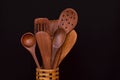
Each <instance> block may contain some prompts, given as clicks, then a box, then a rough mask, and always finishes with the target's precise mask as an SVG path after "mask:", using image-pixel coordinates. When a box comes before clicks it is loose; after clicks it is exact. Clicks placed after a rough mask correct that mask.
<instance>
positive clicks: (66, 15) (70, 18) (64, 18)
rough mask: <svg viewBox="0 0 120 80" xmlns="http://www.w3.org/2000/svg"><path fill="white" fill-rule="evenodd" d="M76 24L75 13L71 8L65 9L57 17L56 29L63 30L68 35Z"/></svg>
mask: <svg viewBox="0 0 120 80" xmlns="http://www.w3.org/2000/svg"><path fill="white" fill-rule="evenodd" d="M77 22H78V15H77V12H76V11H75V10H74V9H72V8H67V9H65V10H63V11H62V13H61V14H60V16H59V21H58V27H59V28H63V29H64V30H65V32H66V33H69V32H70V31H71V30H72V29H73V28H74V27H75V26H76V25H77Z"/></svg>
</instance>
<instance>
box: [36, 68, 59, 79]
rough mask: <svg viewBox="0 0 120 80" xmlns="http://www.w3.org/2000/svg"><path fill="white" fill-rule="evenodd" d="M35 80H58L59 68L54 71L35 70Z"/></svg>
mask: <svg viewBox="0 0 120 80" xmlns="http://www.w3.org/2000/svg"><path fill="white" fill-rule="evenodd" d="M36 80H59V68H56V69H40V68H36Z"/></svg>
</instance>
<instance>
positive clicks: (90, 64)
mask: <svg viewBox="0 0 120 80" xmlns="http://www.w3.org/2000/svg"><path fill="white" fill-rule="evenodd" d="M0 7H1V10H0V30H1V31H0V40H1V41H0V47H1V49H0V51H1V52H0V57H1V58H0V59H1V60H0V61H2V62H1V63H0V64H1V65H0V67H1V68H0V69H1V71H0V72H1V75H0V76H1V77H2V78H3V79H2V78H1V79H0V80H35V67H36V66H35V63H34V61H33V58H32V56H31V55H30V54H29V52H28V51H27V50H26V49H24V48H23V47H22V45H21V43H20V38H21V36H22V35H23V34H24V33H25V32H33V27H34V26H33V21H34V19H35V18H37V17H47V18H49V19H58V17H59V15H60V12H61V11H62V10H64V9H66V8H68V7H71V8H73V9H75V10H76V11H77V12H78V16H79V21H78V24H77V26H76V27H75V30H76V32H77V34H78V39H77V42H76V44H75V46H74V47H73V48H72V50H71V52H70V53H69V55H68V56H67V57H66V58H65V59H64V60H63V62H62V63H61V65H60V80H120V56H119V52H118V50H119V49H118V46H119V44H118V41H119V40H118V38H119V35H118V33H119V30H118V27H120V22H119V20H120V17H119V16H120V8H119V2H118V1H116V0H111V1H110V0H59V1H57V0H31V1H30V0H2V1H0ZM37 54H38V56H39V60H40V61H41V58H40V55H39V53H37Z"/></svg>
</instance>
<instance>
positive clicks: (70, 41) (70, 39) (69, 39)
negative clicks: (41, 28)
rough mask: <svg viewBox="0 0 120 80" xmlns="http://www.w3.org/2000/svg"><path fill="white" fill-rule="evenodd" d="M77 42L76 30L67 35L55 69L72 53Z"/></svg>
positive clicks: (58, 53)
mask: <svg viewBox="0 0 120 80" xmlns="http://www.w3.org/2000/svg"><path fill="white" fill-rule="evenodd" d="M76 40H77V33H76V31H75V30H72V31H71V32H70V33H68V34H67V36H66V40H65V42H64V44H63V45H62V47H61V49H60V50H59V51H58V52H57V56H56V58H55V62H54V66H53V68H56V67H58V66H59V65H60V63H61V62H62V60H63V59H64V58H65V56H66V55H67V54H68V53H69V52H70V50H71V49H72V47H73V46H74V44H75V42H76Z"/></svg>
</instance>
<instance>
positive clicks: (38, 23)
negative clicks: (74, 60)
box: [35, 18, 51, 69]
mask: <svg viewBox="0 0 120 80" xmlns="http://www.w3.org/2000/svg"><path fill="white" fill-rule="evenodd" d="M35 36H36V40H37V43H38V47H39V50H40V52H41V56H42V60H43V67H44V68H45V69H50V68H51V38H50V35H49V20H48V19H47V18H39V19H37V20H35Z"/></svg>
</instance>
